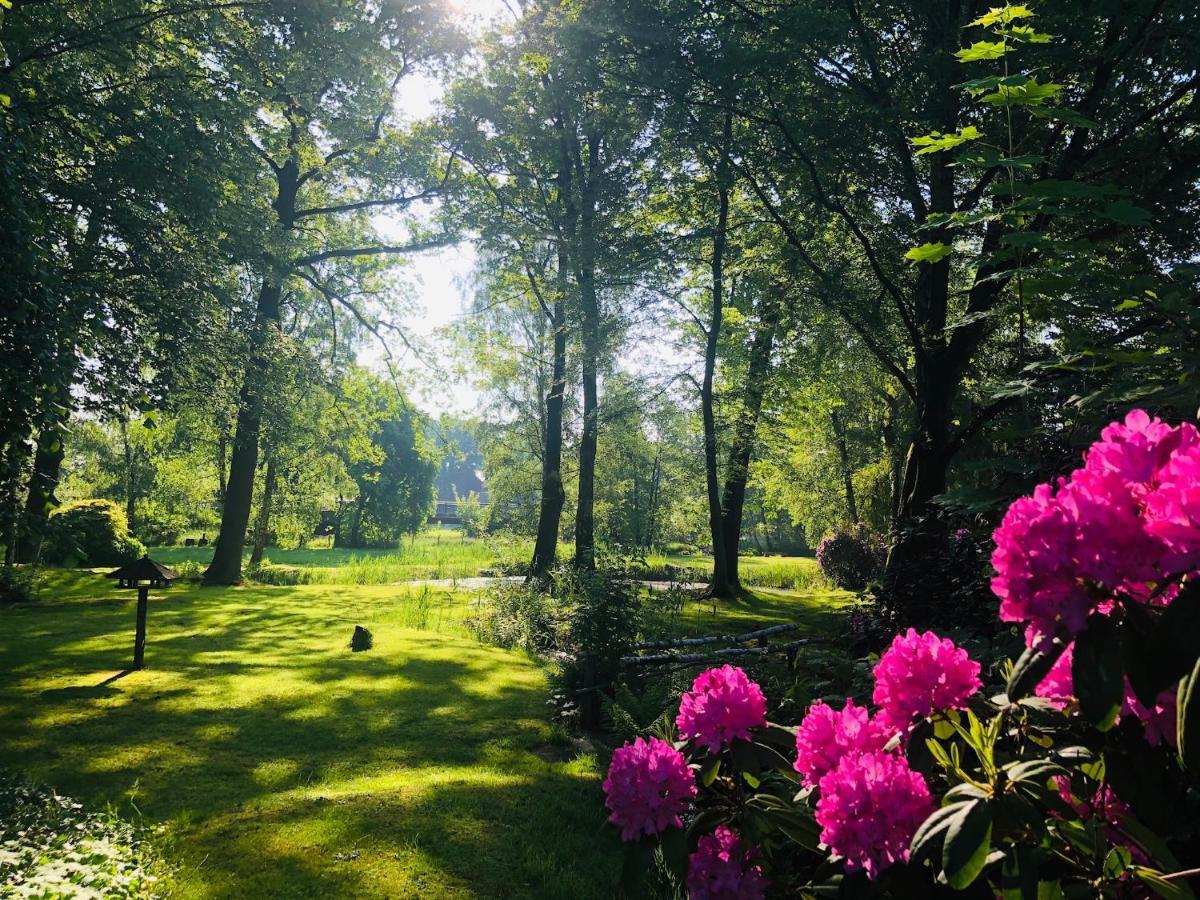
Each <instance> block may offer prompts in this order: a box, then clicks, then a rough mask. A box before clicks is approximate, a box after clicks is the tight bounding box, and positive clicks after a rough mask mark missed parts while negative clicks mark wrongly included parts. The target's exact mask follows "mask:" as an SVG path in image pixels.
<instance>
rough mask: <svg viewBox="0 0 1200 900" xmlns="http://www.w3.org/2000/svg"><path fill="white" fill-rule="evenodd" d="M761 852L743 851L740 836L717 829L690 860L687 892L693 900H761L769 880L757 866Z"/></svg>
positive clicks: (701, 841) (727, 830) (697, 848)
mask: <svg viewBox="0 0 1200 900" xmlns="http://www.w3.org/2000/svg"><path fill="white" fill-rule="evenodd" d="M757 855H758V851H757V850H755V849H753V848H750V849H745V848H743V847H742V842H741V840H740V839H739V838H738V835H737V832H736V831H734V830H733V829H731V828H730V827H729V826H727V825H718V826H717V830H716V831H714V832H713V833H712V834H706V835H705V836H704V837H702V838H700V840H699V842H698V843H697V844H696V852H695V853H693V854H692V855H691V856H689V857H688V875H687V889H688V897H689V898H690V900H760V898H762V897H764V896H765V895H766V890H767V879H766V878H764V877H763V873H762V867H761V866H758V865H755V864H754V858H755V857H756V856H757Z"/></svg>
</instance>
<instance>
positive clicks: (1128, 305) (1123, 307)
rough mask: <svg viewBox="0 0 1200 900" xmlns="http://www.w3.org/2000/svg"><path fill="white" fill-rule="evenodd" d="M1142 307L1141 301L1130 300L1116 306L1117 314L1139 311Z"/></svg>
mask: <svg viewBox="0 0 1200 900" xmlns="http://www.w3.org/2000/svg"><path fill="white" fill-rule="evenodd" d="M1141 305H1142V301H1141V300H1133V299H1129V300H1122V301H1121V302H1120V303H1118V304H1117V305H1116V307H1115V308H1116V311H1117V312H1125V311H1127V310H1130V309H1137V308H1138V307H1139V306H1141Z"/></svg>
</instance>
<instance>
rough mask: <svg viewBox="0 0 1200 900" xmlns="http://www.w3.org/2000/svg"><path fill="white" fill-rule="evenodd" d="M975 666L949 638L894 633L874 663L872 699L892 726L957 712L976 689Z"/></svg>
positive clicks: (978, 682) (912, 631)
mask: <svg viewBox="0 0 1200 900" xmlns="http://www.w3.org/2000/svg"><path fill="white" fill-rule="evenodd" d="M979 687H980V681H979V663H977V662H975V661H974V660H972V659H971V658H970V657H969V656H967V651H966V650H963V649H962V648H961V647H958V646H956V645H955V643H954V642H953V641H951V640H950V639H949V638H940V637H938V636H937V635H936V634H934V633H933V632H932V631H926V632H925V633H924V634H917V631H916V629H915V628H910V629H908V631H907V632H905V633H904V634H898V635H896V637H895V639H894V640H893V641H892V645H891V646H890V647H888V649H887V650H886V651H885V652H884V654H883V655H882V656H881V657H880V658H879V662H878V663H876V665H875V693H874V695H873V699H874V700H875V705H876V706H878V707H879V709H880V710H881V711H882V713H883V715H884V716H885V717H886V718H887V719H888V720H889V721H890V722H892V723H894V724H896V725H898V726H900V727H905V726H907V725H908V724H909V723H911V722H912V720H913V719H914V718H916V717H923V716H928V715H930V714H931V713H934V712H936V711H938V710H943V709H958V708H961V707H962V706H963V704H964V703H966V700H967V698H968V697H970V696H971V695H972V694H974V693H975V692H976V691H977V690H979Z"/></svg>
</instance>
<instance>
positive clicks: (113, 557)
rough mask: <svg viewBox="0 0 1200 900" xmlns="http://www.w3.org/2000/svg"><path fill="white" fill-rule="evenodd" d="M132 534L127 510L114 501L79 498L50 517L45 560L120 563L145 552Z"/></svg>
mask: <svg viewBox="0 0 1200 900" xmlns="http://www.w3.org/2000/svg"><path fill="white" fill-rule="evenodd" d="M145 552H146V548H145V547H144V546H143V545H142V542H141V541H139V540H138V539H137V538H135V537H134V536H133V535H131V534H130V533H129V524H128V522H127V521H126V520H125V512H124V510H122V509H121V507H119V506H117V504H115V503H113V502H112V501H111V500H77V501H75V502H74V503H66V504H64V505H63V506H61V507H59V509H57V510H56V511H55V512H54V514H53V515H51V516H50V523H49V526H48V528H47V535H46V545H45V548H44V550H43V553H44V558H45V560H46V561H47V562H48V563H50V564H51V565H59V566H80V567H90V566H120V565H124V564H125V563H127V562H132V561H133V560H135V559H138V558H139V557H141V556H142V555H143V554H145Z"/></svg>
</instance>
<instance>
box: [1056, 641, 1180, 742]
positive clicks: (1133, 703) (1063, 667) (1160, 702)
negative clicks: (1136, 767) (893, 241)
mask: <svg viewBox="0 0 1200 900" xmlns="http://www.w3.org/2000/svg"><path fill="white" fill-rule="evenodd" d="M1074 655H1075V644H1074V642H1072V643H1070V644H1068V645H1067V649H1066V650H1064V651H1063V653H1062V655H1061V656H1060V657H1059V658H1058V659H1057V660H1056V661H1055V663H1054V666H1053V667H1052V668H1051V669H1050V671H1049V672H1048V673H1047V674H1046V677H1045V678H1043V679H1042V680H1041V682H1040V683H1039V684H1038V686H1037V687H1036V688H1034V693H1035V694H1037V696H1039V697H1044V698H1045V699H1047V700H1049V701H1050V703H1051V704H1052V705H1053V706H1055V707H1057V708H1058V709H1066V707H1067V706H1068V705H1070V704H1071V703H1074V702H1075V678H1074V676H1073V675H1072V673H1071V663H1072V661H1073V659H1074ZM1176 703H1177V697H1176V691H1175V689H1174V688H1168V689H1167V690H1165V691H1163V692H1162V693H1161V694H1159V695H1158V697H1157V698H1156V700H1155V704H1154V706H1153V707H1147V706H1145V705H1144V704H1143V703H1142V702H1141V701H1140V700H1138V698H1137V696H1136V695H1135V694H1134V692H1133V687H1132V686H1131V685H1130V684H1129V679H1128V678H1127V679H1125V703H1124V705H1123V706H1122V707H1121V715H1134V716H1137V718H1139V719H1140V720H1141V721H1142V724H1143V725H1144V726H1145V729H1146V742H1147V743H1148V744H1150V745H1151V746H1152V747H1157V746H1158V745H1159V744H1161V743H1164V742H1165V743H1168V744H1171V745H1172V746H1174V745H1175V743H1176V741H1177V736H1176V723H1175V710H1176Z"/></svg>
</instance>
